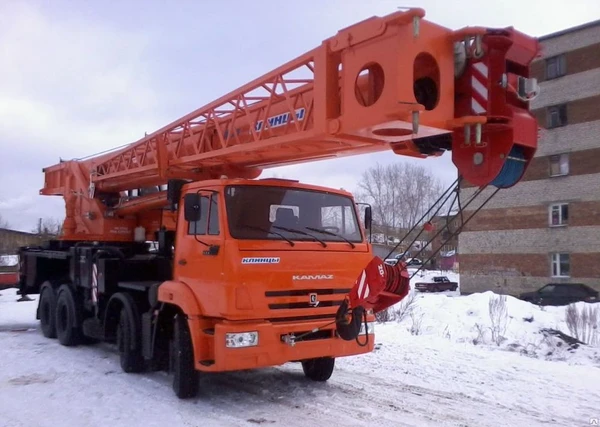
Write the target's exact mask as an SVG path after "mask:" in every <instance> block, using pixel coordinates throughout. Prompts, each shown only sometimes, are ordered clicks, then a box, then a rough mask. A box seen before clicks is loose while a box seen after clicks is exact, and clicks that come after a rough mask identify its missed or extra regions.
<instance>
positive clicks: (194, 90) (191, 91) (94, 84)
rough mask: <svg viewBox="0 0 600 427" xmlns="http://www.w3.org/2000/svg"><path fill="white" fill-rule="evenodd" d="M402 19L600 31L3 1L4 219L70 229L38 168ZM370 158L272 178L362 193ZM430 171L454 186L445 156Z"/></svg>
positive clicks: (342, 2)
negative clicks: (367, 24)
mask: <svg viewBox="0 0 600 427" xmlns="http://www.w3.org/2000/svg"><path fill="white" fill-rule="evenodd" d="M398 6H419V7H423V8H424V9H425V10H426V11H427V17H426V19H429V20H432V21H434V22H437V23H438V24H441V25H444V26H446V27H448V28H452V29H458V28H461V27H464V26H468V25H478V26H479V25H480V26H488V27H506V26H511V25H512V26H515V27H516V28H517V29H519V30H521V31H523V32H526V33H528V34H531V35H534V36H540V35H544V34H548V33H551V32H554V31H558V30H561V29H564V28H567V27H570V26H574V25H579V24H582V23H585V22H588V21H591V20H595V19H599V18H600V1H598V0H589V1H584V0H571V1H569V2H568V3H567V2H565V1H552V0H545V1H533V0H520V1H516V0H504V1H501V2H487V1H479V2H477V1H462V0H452V1H449V0H447V1H442V0H429V1H419V2H417V1H415V2H413V4H412V5H409V4H400V3H398V2H397V1H387V0H370V1H365V0H362V1H359V0H327V1H325V0H303V1H298V2H290V1H283V0H255V1H243V0H229V1H228V0H220V1H207V0H204V1H202V0H197V1H191V0H190V1H184V0H172V1H158V0H138V1H135V0H129V1H105V2H102V1H91V0H71V1H67V0H52V1H27V0H15V1H12V0H0V148H1V150H0V183H1V185H0V214H1V215H2V217H4V219H6V220H8V221H9V223H10V225H11V226H12V227H13V228H16V229H21V230H27V231H28V230H30V229H32V228H33V227H34V225H35V223H36V218H39V217H41V216H43V217H56V218H62V217H63V209H64V205H63V202H62V199H61V198H59V197H42V196H39V195H38V193H39V189H40V188H41V187H42V185H43V174H42V172H41V169H42V168H43V167H44V166H49V165H52V164H55V163H57V162H58V160H59V158H64V159H68V158H73V157H79V156H86V155H89V154H93V153H95V152H99V151H102V150H105V149H108V148H112V147H115V146H119V145H122V144H125V143H128V142H132V141H135V140H137V139H139V138H140V137H141V136H143V134H144V132H151V131H154V130H156V129H158V128H160V127H162V126H163V125H165V124H167V123H169V122H171V121H173V120H174V119H176V118H178V117H180V116H182V115H184V114H186V113H188V112H190V111H192V110H194V109H196V108H198V107H201V106H202V105H204V104H206V103H208V102H210V101H212V100H213V99H215V98H217V97H219V96H221V95H223V94H225V93H227V92H229V91H231V90H233V89H235V88H237V87H239V86H241V85H243V84H244V83H246V82H248V81H250V80H252V79H254V78H256V77H258V76H260V75H262V74H264V73H265V72H268V71H270V70H271V69H273V68H276V67H277V66H279V65H280V64H282V63H284V62H286V61H288V60H290V59H292V58H295V57H297V56H299V55H300V54H302V53H304V52H305V51H307V50H310V49H312V48H314V47H316V46H317V45H319V43H320V42H321V41H322V40H323V39H325V38H328V37H330V36H332V35H334V34H335V33H336V32H337V31H338V30H339V29H341V28H343V27H345V26H348V25H351V24H353V23H355V22H358V21H360V20H363V19H366V18H368V17H370V16H373V15H379V16H382V15H385V14H388V13H391V12H394V11H395V10H397V7H398ZM400 161H414V160H407V159H403V158H400V157H398V156H395V155H394V154H393V153H391V152H389V153H380V154H377V155H363V156H358V157H351V158H345V159H338V160H332V161H322V162H315V163H309V164H305V165H298V166H288V167H285V168H281V169H277V170H272V171H269V172H268V173H267V172H266V173H265V176H268V175H271V174H272V173H276V174H277V175H278V176H281V177H285V178H294V179H301V180H303V181H306V182H310V183H317V184H321V185H327V186H333V187H343V188H345V189H347V190H350V191H352V190H354V189H355V188H356V184H357V181H358V180H359V179H360V174H361V172H362V171H364V170H365V169H366V168H367V167H369V166H371V165H374V164H375V163H377V162H379V163H389V162H400ZM420 163H421V164H422V165H424V166H426V167H428V168H431V170H432V171H433V172H434V173H435V174H436V175H438V176H439V177H440V178H441V179H443V180H444V181H447V182H451V181H452V180H453V179H454V178H455V174H456V170H455V169H454V167H453V165H452V163H451V161H450V159H449V154H447V155H445V156H444V157H443V158H441V159H435V160H434V159H427V160H425V161H420Z"/></svg>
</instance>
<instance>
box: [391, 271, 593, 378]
mask: <svg viewBox="0 0 600 427" xmlns="http://www.w3.org/2000/svg"><path fill="white" fill-rule="evenodd" d="M451 280H452V279H451ZM573 307H574V308H577V310H578V311H579V312H580V313H581V312H582V310H583V309H584V307H587V309H588V310H589V309H591V310H590V312H592V313H593V312H594V310H595V312H596V313H597V314H598V315H600V305H598V304H596V305H594V304H586V303H577V304H574V305H572V306H571V310H572V309H573ZM566 312H567V307H539V306H537V305H534V304H531V303H528V302H525V301H521V300H519V299H517V298H514V297H511V296H500V295H497V294H494V293H493V292H484V293H479V294H472V295H469V296H461V297H454V298H449V297H448V295H445V294H421V293H420V292H415V291H411V294H409V296H408V297H407V298H405V300H404V301H402V302H400V303H399V304H396V305H395V306H394V307H392V308H391V309H390V312H389V318H388V319H387V320H388V322H393V323H400V325H401V329H402V330H403V331H404V332H405V333H409V334H412V335H424V336H438V337H440V338H444V339H448V340H450V341H453V342H456V343H465V344H468V345H477V346H485V347H488V348H490V349H499V350H506V351H512V352H518V353H521V354H523V355H526V356H531V357H536V358H541V359H546V360H564V361H568V362H569V363H573V364H588V365H589V364H591V365H596V366H600V318H596V319H588V320H587V321H586V322H584V323H587V326H588V327H587V330H584V331H582V329H586V328H585V327H583V326H582V325H580V326H579V330H578V331H573V330H570V329H569V326H568V325H567V322H566ZM593 324H595V325H596V329H592V328H591V327H590V325H593ZM390 326H392V325H390ZM393 326H394V327H396V328H397V327H398V325H393ZM576 338H579V339H580V340H582V341H584V342H586V343H589V344H590V345H586V344H584V343H583V342H581V341H579V340H578V339H576Z"/></svg>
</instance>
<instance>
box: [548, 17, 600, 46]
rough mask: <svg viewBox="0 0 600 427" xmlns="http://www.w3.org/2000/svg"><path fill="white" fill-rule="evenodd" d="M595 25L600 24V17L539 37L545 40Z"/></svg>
mask: <svg viewBox="0 0 600 427" xmlns="http://www.w3.org/2000/svg"><path fill="white" fill-rule="evenodd" d="M595 26H600V19H598V20H596V21H590V22H586V23H585V24H581V25H576V26H574V27H570V28H566V29H564V30H560V31H556V32H554V33H550V34H546V35H545V36H541V37H538V40H540V41H544V40H548V39H553V38H555V37H560V36H564V35H565V34H569V33H575V32H577V31H581V30H585V29H587V28H592V27H595Z"/></svg>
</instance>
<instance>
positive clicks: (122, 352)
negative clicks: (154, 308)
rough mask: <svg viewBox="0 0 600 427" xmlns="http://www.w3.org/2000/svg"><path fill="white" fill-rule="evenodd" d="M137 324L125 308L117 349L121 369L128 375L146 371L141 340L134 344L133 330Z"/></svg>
mask: <svg viewBox="0 0 600 427" xmlns="http://www.w3.org/2000/svg"><path fill="white" fill-rule="evenodd" d="M135 322H136V319H132V318H131V315H130V314H129V312H128V311H127V309H125V307H123V308H122V309H121V315H120V316H119V324H118V326H117V348H118V350H119V360H120V362H121V369H122V370H123V372H127V373H130V372H142V371H143V370H144V358H143V356H142V350H141V346H140V343H139V340H138V342H136V343H134V342H133V340H134V339H135V337H136V334H135V331H134V329H133V328H134V325H135Z"/></svg>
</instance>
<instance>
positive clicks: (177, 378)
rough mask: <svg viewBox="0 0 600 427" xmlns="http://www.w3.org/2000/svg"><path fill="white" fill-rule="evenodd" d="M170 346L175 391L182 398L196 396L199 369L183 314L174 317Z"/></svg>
mask: <svg viewBox="0 0 600 427" xmlns="http://www.w3.org/2000/svg"><path fill="white" fill-rule="evenodd" d="M170 347H171V348H170V355H169V362H170V368H171V371H172V372H173V391H174V392H175V394H176V395H177V397H179V398H180V399H187V398H190V397H195V396H196V395H197V394H198V371H196V368H195V365H194V347H193V345H192V337H191V335H190V329H189V327H188V324H187V320H186V319H185V317H184V316H183V315H181V314H177V315H176V316H175V318H174V322H173V337H172V340H171V346H170Z"/></svg>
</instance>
